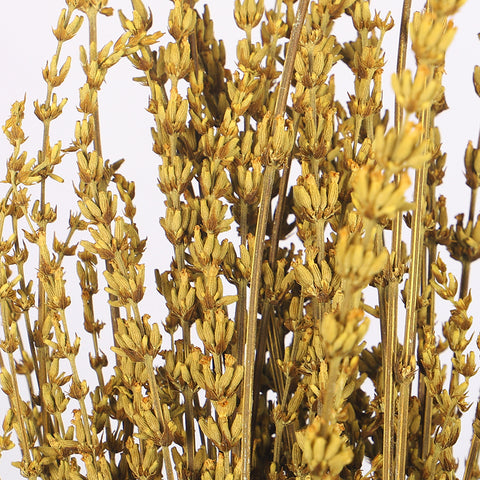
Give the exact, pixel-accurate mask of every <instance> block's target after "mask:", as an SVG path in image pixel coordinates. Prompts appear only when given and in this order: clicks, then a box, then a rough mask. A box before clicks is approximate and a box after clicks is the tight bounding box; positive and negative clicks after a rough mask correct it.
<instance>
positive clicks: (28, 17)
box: [0, 0, 480, 479]
mask: <svg viewBox="0 0 480 480" xmlns="http://www.w3.org/2000/svg"><path fill="white" fill-rule="evenodd" d="M202 3H204V2H198V4H197V9H198V10H200V11H201V12H202V11H203V8H202V7H201V6H200V5H201V4H202ZM208 3H209V4H210V10H211V16H212V18H213V20H214V22H215V32H216V35H217V38H222V39H224V41H225V43H226V45H227V66H228V67H229V68H230V69H232V70H233V69H235V44H236V41H237V39H239V38H241V37H242V35H243V32H241V31H240V30H239V29H238V28H237V27H236V25H235V22H234V20H233V5H234V2H233V0H231V1H227V0H213V1H210V2H208ZM266 3H267V5H268V2H267V1H266ZM401 3H402V2H400V1H386V0H384V1H381V0H376V1H372V2H371V4H372V11H373V10H374V9H378V10H379V11H380V12H382V17H383V16H384V15H385V14H386V13H387V11H388V10H387V9H389V8H391V9H392V16H393V18H394V19H395V21H396V23H397V24H398V23H399V18H400V8H401V6H400V4H401ZM145 5H146V6H150V8H151V9H152V12H153V15H154V20H155V27H156V28H157V29H160V30H162V31H164V32H166V28H165V25H166V21H167V18H168V12H169V9H170V7H171V5H172V4H171V2H169V1H166V0H156V1H153V0H150V1H149V0H145ZM64 6H65V5H64V2H62V1H60V0H43V1H38V0H17V1H15V2H3V5H2V15H1V16H0V38H1V41H2V53H1V55H2V56H1V58H2V69H1V73H0V92H1V94H0V123H1V124H2V125H3V123H4V122H5V120H6V119H7V118H8V116H9V109H10V105H11V103H13V101H15V100H20V99H22V98H23V96H24V94H25V93H26V95H27V102H26V118H25V122H24V129H25V132H26V135H27V136H28V137H29V139H28V142H27V143H26V144H25V148H26V149H27V150H28V153H29V158H32V157H33V156H35V155H36V152H37V150H38V149H40V148H41V138H42V125H41V123H40V122H39V121H38V120H37V119H36V117H35V116H34V114H33V107H32V104H33V101H34V100H36V99H39V101H40V103H42V102H43V101H44V98H45V93H46V85H45V83H44V81H43V79H42V74H41V69H42V68H43V67H44V66H45V62H46V61H47V60H49V61H50V59H51V57H52V55H53V53H54V51H55V48H56V40H55V38H54V36H53V34H52V33H51V29H52V27H54V26H56V23H57V19H58V15H59V13H60V10H61V9H62V8H63V7H64ZM109 6H111V7H113V8H115V9H117V8H120V9H122V10H123V11H124V13H125V14H126V15H127V17H129V16H130V14H131V6H130V2H129V1H127V0H118V1H115V2H114V1H112V2H111V3H110V5H109ZM422 6H423V2H419V1H414V5H413V10H418V9H420V8H422ZM454 21H455V24H456V25H457V26H458V27H459V30H458V32H457V35H456V37H455V40H454V43H453V45H452V47H451V48H450V50H449V54H448V56H447V63H446V76H445V84H446V95H447V102H448V104H449V106H450V109H449V110H448V111H446V112H443V113H442V114H441V115H440V116H439V117H438V124H439V126H440V127H441V129H442V141H443V144H444V149H445V151H446V152H447V153H448V160H447V174H446V178H445V184H444V185H443V186H441V187H440V188H439V193H444V194H445V195H446V196H447V197H448V198H449V204H448V206H449V213H450V217H451V222H454V215H456V214H457V213H460V212H462V211H464V212H467V211H468V203H469V190H468V188H467V187H466V186H465V183H464V167H463V152H464V149H465V146H466V144H467V142H468V140H472V141H473V142H474V145H475V146H476V142H477V137H478V131H479V126H480V115H479V107H480V100H479V99H478V98H477V97H476V96H475V93H474V90H473V86H472V81H471V79H472V71H473V65H475V64H476V63H480V42H479V41H478V39H477V37H476V34H477V33H478V32H479V31H480V4H479V3H478V1H476V0H470V1H469V2H467V5H465V6H464V7H463V8H462V10H461V12H460V14H458V15H457V16H456V17H455V19H454ZM86 27H87V23H86V21H85V22H84V25H83V27H82V30H81V32H80V33H79V35H78V36H77V37H75V39H73V40H72V41H70V42H67V43H66V44H65V48H64V50H63V51H62V54H61V59H60V62H59V64H60V65H61V64H62V63H63V61H64V59H65V58H66V56H67V55H70V56H71V57H72V68H71V72H70V74H69V76H68V77H67V80H66V81H65V83H64V84H63V85H62V86H61V87H60V88H59V89H57V90H56V92H57V95H58V97H59V98H62V97H68V98H69V101H68V103H67V106H66V107H65V114H64V115H62V116H61V117H60V118H59V119H58V120H56V121H54V122H53V124H52V128H51V143H52V144H53V143H56V142H57V141H58V140H62V144H63V146H64V147H67V146H69V144H70V142H71V140H72V138H73V132H74V125H75V121H76V120H77V119H79V118H80V114H79V113H78V112H77V111H76V105H77V104H78V88H79V87H80V86H81V85H82V84H83V81H84V75H83V72H82V71H81V68H80V64H79V61H78V47H79V45H80V43H81V44H83V45H86V44H87V28H86ZM335 33H336V35H337V37H338V38H339V40H340V41H347V40H353V39H354V32H353V29H352V27H351V21H350V19H349V18H345V19H342V20H341V22H340V23H339V25H338V27H336V30H335ZM121 34H122V29H121V26H120V22H119V20H118V16H117V14H115V15H114V16H113V17H110V18H106V17H103V16H101V17H100V19H99V44H100V45H103V44H104V43H106V42H107V41H109V40H115V39H116V38H118V37H119V36H120V35H121ZM397 38H398V30H397V28H395V29H393V30H392V31H390V32H389V33H388V34H387V36H386V39H385V44H384V46H385V50H386V52H387V57H386V59H387V65H386V68H385V71H386V73H385V76H384V80H383V81H384V84H385V86H386V87H387V90H388V93H387V94H385V97H384V106H385V108H387V109H389V110H390V112H391V116H390V118H392V116H393V96H392V95H391V92H390V90H389V86H390V76H391V73H392V72H393V71H394V70H395V65H396V59H395V53H396V43H397ZM167 41H169V35H168V33H167V34H166V35H165V37H163V38H162V39H161V40H160V43H162V44H166V42H167ZM410 65H411V66H413V65H412V63H410ZM335 72H336V78H335V80H336V85H337V91H338V94H339V98H341V99H342V100H345V99H346V98H347V92H353V84H352V75H351V74H350V73H349V72H348V70H347V69H346V68H344V67H343V65H339V66H338V68H337V69H336V71H335ZM138 74H139V72H138V71H136V70H134V69H133V67H131V65H130V64H129V62H128V61H126V60H124V61H122V62H120V64H117V65H116V66H115V67H114V68H113V69H112V70H111V71H110V73H109V74H108V76H107V81H106V83H105V84H104V85H103V87H102V90H101V93H100V97H99V98H100V113H101V126H102V141H103V151H104V157H105V158H106V159H110V160H111V161H115V160H118V159H120V158H125V159H126V162H125V164H124V166H123V167H122V169H121V173H123V174H124V175H125V176H126V177H127V178H128V179H129V180H134V181H135V182H136V185H137V196H136V201H135V204H136V206H137V212H138V213H137V224H138V227H139V230H140V234H141V236H142V237H144V236H148V246H147V253H146V255H145V257H144V260H145V263H146V265H147V269H148V272H147V288H148V289H147V294H146V299H145V301H144V302H143V304H142V307H143V308H142V313H149V314H151V315H152V316H153V317H154V318H155V319H157V321H159V322H161V321H162V318H163V316H164V307H163V302H162V300H161V298H160V297H159V295H158V294H157V293H156V292H155V288H154V282H153V269H154V268H160V269H161V270H164V269H166V268H168V265H169V263H170V258H171V248H170V246H169V244H168V243H167V242H165V240H164V235H163V231H162V230H161V228H160V226H159V223H158V219H159V217H160V216H161V215H162V212H163V198H162V196H161V193H160V191H159V190H158V188H157V187H156V183H157V176H158V170H157V165H158V161H159V158H158V157H157V156H156V155H155V154H153V153H152V150H151V147H152V141H151V136H150V127H151V125H152V118H151V115H150V114H149V113H148V112H146V111H145V107H146V105H147V98H148V97H147V96H148V90H147V89H146V88H145V87H142V86H140V85H138V84H136V83H134V82H132V81H131V77H132V76H137V75H138ZM10 153H11V149H10V145H9V144H8V142H7V141H6V139H5V137H3V136H0V179H1V178H2V177H3V176H4V173H5V163H6V161H7V158H8V156H9V155H10ZM75 172H76V160H75V156H74V155H71V154H70V155H67V156H66V157H65V158H64V162H63V163H62V165H60V166H59V167H58V169H57V171H56V173H57V174H59V175H60V176H62V177H63V178H64V179H65V182H64V183H63V184H57V183H54V182H49V183H48V187H47V197H48V201H50V202H52V204H54V205H55V204H57V205H58V214H59V218H60V220H59V222H58V223H57V227H56V230H58V231H59V232H62V231H64V227H65V225H66V220H67V218H68V213H69V211H70V210H73V211H77V210H78V209H77V207H76V198H75V196H74V195H73V193H72V182H74V183H76V178H75ZM4 189H5V186H3V187H2V185H0V195H2V193H3V192H4ZM59 237H60V240H62V238H61V236H60V234H59ZM440 252H441V254H442V257H443V259H444V260H447V257H448V254H446V253H445V252H444V251H443V250H442V249H440ZM74 263H75V262H74V261H68V262H67V263H66V268H67V270H68V271H69V272H71V275H70V274H69V275H68V276H67V278H68V279H69V284H68V291H69V293H70V295H71V296H72V300H75V297H78V281H77V279H76V275H75V264H74ZM449 267H450V264H449ZM451 268H452V270H453V271H454V273H455V274H457V273H458V271H459V270H458V266H457V265H456V264H453V265H452V266H451ZM478 274H479V271H478V268H472V274H471V275H472V276H471V280H470V285H471V287H472V289H473V291H474V305H473V306H472V309H471V314H472V315H474V326H475V329H476V331H478V323H479V321H480V319H479V312H480V307H479V303H478V301H477V300H476V299H475V290H477V289H478V287H477V285H476V284H477V282H478V281H477V280H476V279H478V278H479V277H478ZM34 275H35V272H34V271H33V270H32V278H33V277H34ZM100 280H101V279H100ZM447 307H448V306H447ZM96 308H97V313H98V312H99V311H100V310H98V308H99V307H98V305H97V307H96ZM69 310H70V311H69V321H70V323H71V325H72V329H73V331H77V332H79V333H80V332H81V329H82V323H83V319H82V315H81V310H80V309H79V308H78V303H77V304H75V303H74V304H72V307H70V309H69ZM442 312H443V313H442ZM447 314H448V309H447V310H445V309H444V310H443V311H441V313H440V314H439V318H438V320H439V321H445V320H446V318H447V317H446V315H447ZM100 315H101V313H100ZM372 328H373V329H375V328H377V327H376V326H374V325H373V324H372ZM105 330H107V332H106V333H108V330H109V328H106V329H105ZM475 338H476V337H474V340H475ZM104 341H105V347H104V348H105V353H109V352H108V345H109V342H111V339H109V338H108V335H106V336H105V340H104ZM90 342H91V341H90V339H85V341H84V344H85V346H84V347H85V350H84V355H85V356H84V359H85V365H86V362H87V360H86V359H87V353H86V352H88V349H89V348H90V345H91V343H90ZM472 348H475V350H476V347H475V346H474V342H472ZM477 353H478V352H477ZM479 363H480V360H479ZM87 370H89V369H88V368H87V367H86V366H85V372H82V373H83V374H84V375H85V376H87V375H90V374H89V373H88V372H87ZM470 395H471V401H472V402H475V400H476V398H477V397H478V385H475V386H473V388H471V390H470ZM0 406H1V407H2V411H4V410H5V409H6V408H7V402H6V399H5V397H4V396H3V393H0ZM473 411H474V407H473V408H472V412H471V413H473ZM469 418H470V417H467V416H465V417H464V418H463V421H464V422H465V423H464V429H463V432H462V437H461V439H460V440H459V443H458V445H457V447H456V454H457V456H458V457H459V458H464V457H465V455H466V451H467V450H468V444H469V440H470V438H471V426H470V423H469V422H470V420H469ZM18 458H19V457H18V452H17V451H15V452H14V454H12V453H11V452H7V453H5V454H4V455H3V457H2V458H1V459H0V466H1V468H0V472H1V473H0V476H2V474H3V477H2V478H12V479H13V478H20V475H19V473H18V471H16V470H15V471H12V470H11V467H10V466H9V463H10V462H11V461H14V460H17V459H18ZM460 464H461V467H463V460H462V461H461V462H460Z"/></svg>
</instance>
